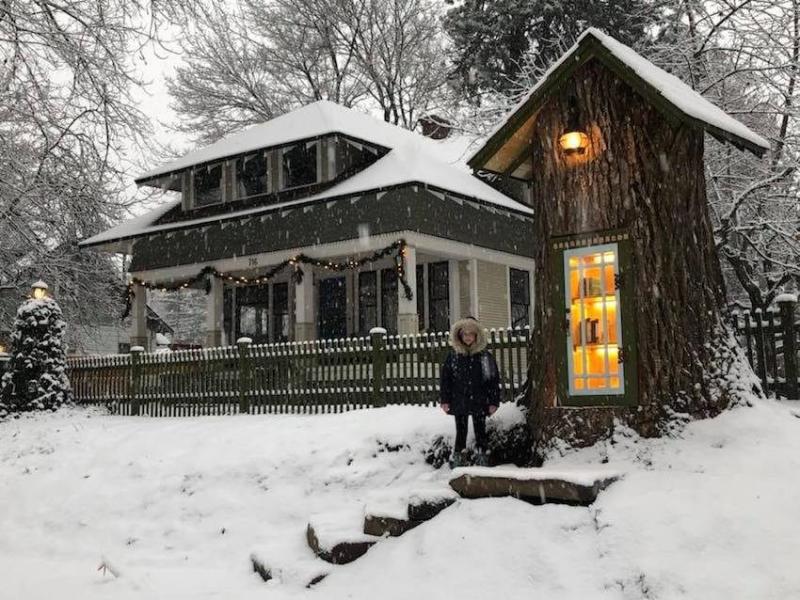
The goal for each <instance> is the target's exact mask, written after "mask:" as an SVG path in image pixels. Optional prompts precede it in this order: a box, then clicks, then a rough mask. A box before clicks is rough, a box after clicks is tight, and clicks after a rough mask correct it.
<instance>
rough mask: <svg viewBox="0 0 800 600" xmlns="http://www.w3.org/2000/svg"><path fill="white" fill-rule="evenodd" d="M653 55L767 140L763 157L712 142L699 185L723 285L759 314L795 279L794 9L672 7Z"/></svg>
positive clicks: (757, 0) (798, 30) (762, 3)
mask: <svg viewBox="0 0 800 600" xmlns="http://www.w3.org/2000/svg"><path fill="white" fill-rule="evenodd" d="M666 6H667V10H668V13H667V14H666V15H665V17H666V19H665V22H668V23H670V24H671V25H670V26H669V27H667V28H664V29H663V30H661V31H660V32H659V36H658V39H657V42H656V44H655V46H654V48H653V49H652V57H653V58H654V60H655V61H656V62H658V63H660V64H661V65H662V66H664V67H665V68H667V69H668V70H670V71H672V72H674V73H676V74H677V75H679V76H680V77H682V78H683V79H684V80H686V81H687V82H689V83H690V84H691V85H692V86H693V87H694V88H695V89H697V90H698V91H700V92H701V93H703V95H705V96H707V97H709V98H710V99H711V100H712V101H713V102H715V103H716V104H717V105H718V106H720V107H722V108H723V109H724V110H726V111H727V112H729V113H731V114H733V115H735V116H737V117H738V118H739V119H740V120H742V121H744V122H745V123H746V124H748V125H749V126H750V127H751V128H753V129H755V130H756V131H758V132H760V133H761V134H762V135H764V137H766V138H767V139H769V140H770V141H771V142H772V151H771V153H770V154H769V155H768V156H767V158H766V159H764V160H757V159H755V158H753V157H751V156H750V155H749V154H747V153H740V152H736V151H735V150H733V149H731V148H729V147H725V146H721V145H719V144H714V143H712V144H709V146H708V148H707V152H706V163H707V173H706V182H707V185H708V187H709V194H708V197H709V201H710V204H711V209H712V220H713V223H714V230H715V235H716V240H717V245H718V247H719V249H720V251H721V254H722V256H723V258H724V261H725V265H724V266H725V271H726V276H727V279H728V283H729V288H730V291H731V293H732V295H733V296H734V297H735V298H737V299H738V298H741V297H743V298H744V299H746V304H749V305H750V306H752V307H753V308H762V309H763V308H766V307H767V306H769V304H770V303H771V302H772V300H773V299H774V298H775V296H776V295H777V294H779V293H780V292H781V290H782V289H783V288H784V287H785V286H787V285H792V282H797V281H798V278H800V236H799V235H798V233H799V232H800V206H799V205H798V189H797V188H798V175H799V174H798V161H800V137H798V134H800V130H798V116H800V113H799V112H798V111H799V110H800V106H799V105H800V91H799V90H798V80H797V79H798V67H799V66H800V60H799V59H800V2H799V1H798V0H743V1H741V2H733V3H729V2H703V3H700V2H683V1H681V2H674V3H669V4H667V5H666Z"/></svg>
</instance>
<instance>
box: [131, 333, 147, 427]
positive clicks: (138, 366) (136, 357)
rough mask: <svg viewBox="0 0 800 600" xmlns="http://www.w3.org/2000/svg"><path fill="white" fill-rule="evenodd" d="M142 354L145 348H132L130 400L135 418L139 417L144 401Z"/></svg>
mask: <svg viewBox="0 0 800 600" xmlns="http://www.w3.org/2000/svg"><path fill="white" fill-rule="evenodd" d="M142 354H144V348H142V347H141V346H131V385H130V400H131V414H132V415H134V416H138V415H139V412H140V406H141V401H142V400H141V394H142Z"/></svg>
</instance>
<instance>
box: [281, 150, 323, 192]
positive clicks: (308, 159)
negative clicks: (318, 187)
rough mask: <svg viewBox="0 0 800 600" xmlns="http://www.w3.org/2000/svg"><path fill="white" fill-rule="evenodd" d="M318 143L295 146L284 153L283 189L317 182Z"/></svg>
mask: <svg viewBox="0 0 800 600" xmlns="http://www.w3.org/2000/svg"><path fill="white" fill-rule="evenodd" d="M318 146H319V144H318V143H317V142H306V143H302V144H295V145H294V146H291V147H290V148H287V149H285V150H284V151H283V187H284V188H294V187H300V186H304V185H310V184H312V183H316V182H317V152H318Z"/></svg>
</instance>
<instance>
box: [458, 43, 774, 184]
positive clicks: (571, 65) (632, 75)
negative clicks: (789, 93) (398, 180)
mask: <svg viewBox="0 0 800 600" xmlns="http://www.w3.org/2000/svg"><path fill="white" fill-rule="evenodd" d="M593 58H596V59H598V60H599V61H600V62H601V63H602V64H603V65H604V66H605V67H606V68H608V69H610V70H611V71H612V72H613V73H614V74H616V75H617V76H618V77H619V78H620V79H622V80H623V81H624V82H625V83H627V84H628V85H630V86H631V87H632V88H633V89H634V90H635V91H637V92H638V93H639V94H641V95H642V96H643V97H644V98H645V99H646V100H647V101H648V102H650V103H651V104H652V105H653V106H655V107H656V108H657V109H658V110H659V111H660V112H662V114H665V115H667V116H668V117H669V118H671V119H673V120H677V121H678V122H680V123H686V124H688V125H690V126H692V127H694V128H698V129H700V130H704V131H708V133H709V134H711V135H712V136H714V137H715V138H717V139H719V140H721V141H727V142H730V143H731V144H733V145H734V146H736V147H737V148H739V149H740V150H749V151H750V152H752V153H753V154H755V155H756V156H758V157H759V158H760V157H762V156H763V155H764V153H765V152H766V149H764V148H762V147H761V146H758V145H756V144H753V143H752V142H750V141H749V140H746V139H744V138H741V137H739V136H737V135H735V134H733V133H731V132H729V131H725V130H723V129H720V128H718V127H716V126H714V125H711V124H709V123H706V122H705V121H701V120H700V119H697V118H695V117H692V116H690V115H687V114H686V113H685V112H683V111H682V110H680V109H679V108H678V107H677V106H675V105H674V104H673V103H672V102H670V101H669V100H668V99H667V98H665V97H664V96H663V95H662V94H661V93H660V92H659V91H658V90H657V89H656V88H654V87H653V86H652V85H650V84H649V83H647V82H646V81H645V80H644V79H642V78H641V77H640V76H639V74H638V73H636V71H634V70H633V69H631V68H630V67H629V66H628V65H626V64H625V63H624V62H623V61H621V60H620V59H618V58H617V57H616V56H614V55H613V54H612V53H611V52H610V51H609V50H608V49H607V48H606V47H605V46H603V44H602V43H601V42H600V41H599V40H597V39H596V38H594V37H593V36H591V35H589V36H586V37H585V38H584V39H583V41H582V42H581V44H580V45H579V46H578V47H577V48H576V49H575V50H574V51H573V54H572V55H571V56H569V57H567V58H566V59H565V60H563V62H562V63H561V64H560V65H559V66H558V67H557V68H556V69H555V70H554V71H553V72H552V73H550V74H549V75H548V77H547V79H546V80H545V81H544V82H543V83H542V84H541V85H540V86H539V88H538V89H537V90H536V91H535V92H534V93H533V94H532V95H531V96H530V97H529V98H528V99H527V100H526V101H525V102H524V104H523V105H522V106H520V107H519V108H517V109H516V111H515V112H514V113H513V114H512V115H511V116H510V117H509V118H508V120H507V121H506V123H505V124H503V126H502V127H501V128H500V129H499V130H498V131H497V132H495V134H494V135H493V136H492V137H491V138H490V139H489V140H488V141H487V142H486V143H485V144H484V145H483V147H482V148H481V149H480V150H478V152H476V153H475V154H474V155H473V156H472V158H470V160H469V161H468V164H469V166H470V167H471V168H472V169H475V170H481V169H482V170H486V167H485V166H484V165H485V163H487V162H488V161H489V160H490V159H491V158H492V157H493V156H494V155H495V153H496V152H497V151H498V150H499V148H500V147H501V146H503V145H504V144H505V143H506V142H507V141H508V140H509V139H510V138H511V137H512V136H513V135H514V133H515V132H516V131H517V130H518V129H519V128H520V127H521V126H522V124H523V123H524V122H525V121H527V120H528V118H529V117H530V116H531V115H532V114H534V113H535V112H536V111H538V110H539V109H540V108H541V107H542V105H543V104H544V103H545V102H546V101H547V100H548V99H549V98H550V96H551V95H553V94H554V93H555V92H556V91H558V90H559V89H560V88H561V86H562V85H563V84H564V83H565V82H566V81H567V79H569V78H570V77H572V75H573V74H574V73H575V72H576V71H577V69H578V68H580V67H581V66H583V65H584V64H585V63H587V62H588V61H589V60H591V59H593Z"/></svg>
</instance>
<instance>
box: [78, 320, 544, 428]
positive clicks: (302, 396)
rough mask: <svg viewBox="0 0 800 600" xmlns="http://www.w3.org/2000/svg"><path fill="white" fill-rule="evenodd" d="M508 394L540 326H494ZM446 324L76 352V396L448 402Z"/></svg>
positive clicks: (252, 404)
mask: <svg viewBox="0 0 800 600" xmlns="http://www.w3.org/2000/svg"><path fill="white" fill-rule="evenodd" d="M487 335H488V340H489V346H488V347H489V350H490V351H492V353H493V354H494V355H495V358H496V359H497V363H498V368H499V370H500V372H501V375H502V381H503V390H504V392H505V395H506V399H508V400H510V399H513V398H514V397H515V396H516V395H517V394H518V393H519V392H520V390H521V389H522V386H523V385H524V382H525V380H526V377H527V372H528V342H529V340H530V330H529V329H528V328H527V327H526V328H520V329H500V330H489V331H488V332H487ZM447 351H448V342H447V334H446V333H425V334H419V335H401V336H396V335H395V336H391V335H390V336H386V335H385V334H380V333H374V334H373V335H372V336H370V337H356V338H346V339H337V340H316V341H309V342H289V343H282V344H259V345H252V344H250V343H247V342H241V343H239V344H238V345H237V346H227V347H222V348H208V349H203V350H181V351H178V352H167V353H152V354H151V353H144V352H132V353H131V354H129V355H128V354H125V355H114V356H89V357H73V358H69V359H68V364H69V376H70V381H71V383H72V389H73V393H74V397H75V400H76V401H77V402H79V403H82V404H103V405H107V406H108V407H109V408H110V409H111V410H112V411H113V412H115V413H118V414H123V415H150V416H195V415H221V414H236V413H257V414H260V413H330V412H342V411H346V410H352V409H356V408H366V407H371V406H384V405H386V404H418V405H432V404H434V403H436V402H438V397H439V371H440V368H441V364H442V361H443V360H444V357H445V355H446V354H447Z"/></svg>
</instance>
